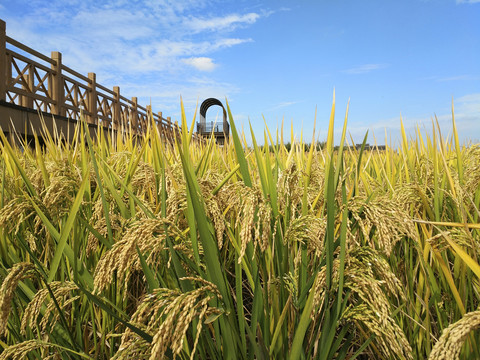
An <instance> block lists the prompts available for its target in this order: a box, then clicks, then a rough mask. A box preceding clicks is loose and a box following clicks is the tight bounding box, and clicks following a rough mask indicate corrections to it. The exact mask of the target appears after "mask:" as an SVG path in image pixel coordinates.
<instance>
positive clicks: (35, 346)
mask: <svg viewBox="0 0 480 360" xmlns="http://www.w3.org/2000/svg"><path fill="white" fill-rule="evenodd" d="M35 350H41V353H42V355H41V356H42V359H43V360H49V359H60V356H59V354H60V351H59V350H58V349H56V347H55V346H54V345H53V344H49V343H46V342H44V341H40V340H36V339H33V340H26V341H23V342H20V343H18V344H15V345H12V346H9V347H7V348H6V349H5V350H3V352H2V353H1V354H0V360H24V359H28V356H29V355H30V354H31V353H32V351H35ZM52 352H53V353H52Z"/></svg>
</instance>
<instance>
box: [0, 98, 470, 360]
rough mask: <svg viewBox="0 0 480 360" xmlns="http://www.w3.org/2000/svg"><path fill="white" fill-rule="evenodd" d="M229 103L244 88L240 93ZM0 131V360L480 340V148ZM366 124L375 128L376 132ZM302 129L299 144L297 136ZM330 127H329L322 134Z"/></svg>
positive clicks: (422, 137) (344, 352)
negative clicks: (32, 135)
mask: <svg viewBox="0 0 480 360" xmlns="http://www.w3.org/2000/svg"><path fill="white" fill-rule="evenodd" d="M227 108H228V105H227ZM228 114H229V122H230V125H231V130H232V136H231V138H230V143H228V144H226V145H225V146H223V147H220V146H218V145H216V143H215V140H214V139H213V138H211V139H207V140H206V141H204V142H199V141H196V140H195V139H194V138H193V137H192V133H193V124H194V121H193V123H192V125H191V126H190V127H189V126H188V124H187V120H186V118H185V115H184V111H183V105H182V134H181V137H180V138H178V139H173V140H172V141H171V142H165V141H163V139H162V137H161V136H160V134H159V133H158V131H157V129H156V127H155V126H153V125H152V126H151V127H150V129H148V131H147V133H146V134H144V135H143V136H142V137H140V138H134V137H133V136H131V135H129V134H122V133H118V134H114V135H113V136H110V137H109V136H104V134H103V132H102V131H100V132H99V134H98V137H97V139H95V140H93V139H91V138H90V135H89V132H86V131H85V125H84V124H80V125H79V126H78V127H77V128H76V130H75V140H74V141H73V142H71V143H66V142H64V141H62V138H61V136H54V137H52V136H50V135H49V134H46V133H45V134H43V141H44V145H43V146H42V145H41V144H40V140H39V138H36V146H35V147H33V148H30V147H28V146H27V145H26V144H25V146H24V150H23V152H22V151H20V150H19V149H17V148H15V147H13V146H11V145H10V143H9V141H8V139H6V137H5V135H4V134H3V133H1V132H0V137H1V144H0V153H1V157H0V184H1V186H0V192H1V195H0V227H1V229H2V231H1V233H0V282H1V286H0V347H1V348H2V350H1V353H0V359H24V358H28V359H49V358H50V359H161V358H169V359H170V358H179V359H267V358H275V359H325V360H326V359H355V358H359V359H367V358H371V359H425V358H431V359H447V358H448V359H452V358H476V357H480V349H479V348H478V345H477V344H478V343H479V335H478V334H477V333H475V330H476V329H477V328H478V327H479V326H480V321H479V315H478V306H479V296H480V294H479V290H480V285H479V284H480V283H479V277H480V265H479V261H478V258H477V253H478V251H479V250H480V247H479V244H480V236H479V231H480V225H479V224H478V219H479V215H480V212H479V208H480V167H479V164H480V147H478V145H470V146H466V145H460V144H459V141H458V136H457V133H456V128H455V119H454V114H453V108H452V123H453V129H454V132H453V135H452V136H451V137H448V138H444V137H443V136H442V133H441V131H440V128H439V126H438V123H437V122H435V121H433V122H432V132H431V135H428V134H422V133H421V132H420V131H417V132H416V134H415V136H414V137H411V138H408V137H407V135H406V133H405V131H404V130H403V124H402V131H403V141H402V144H401V146H400V147H399V148H398V149H396V148H394V147H391V146H388V145H387V146H386V150H384V151H383V150H382V151H380V150H378V149H373V150H366V149H365V141H364V143H363V146H362V147H361V149H356V148H355V147H351V146H349V143H348V141H347V136H346V134H347V118H348V107H347V113H346V114H345V119H344V123H343V132H342V136H341V141H340V144H339V146H334V141H333V139H334V134H333V129H334V122H335V120H334V118H335V101H333V104H332V109H331V116H330V123H329V130H328V136H327V141H326V143H325V146H322V147H317V146H308V144H306V143H305V142H304V141H303V137H301V138H300V141H298V140H297V139H296V138H295V137H294V135H293V133H292V134H291V136H290V139H287V138H284V133H283V130H284V129H283V126H282V128H281V129H279V130H277V132H276V133H273V134H272V132H271V131H270V129H268V128H265V131H264V134H263V143H264V146H259V145H258V142H257V139H256V137H255V134H254V133H253V131H251V136H252V145H251V146H249V145H248V144H247V142H246V141H245V134H243V133H239V132H238V130H237V128H236V126H235V122H234V119H233V117H232V115H231V112H230V109H229V108H228ZM365 140H366V137H365ZM287 141H288V142H289V146H288V148H287V146H286V145H284V144H285V143H286V142H287ZM314 141H315V131H314V135H313V139H312V143H311V144H314Z"/></svg>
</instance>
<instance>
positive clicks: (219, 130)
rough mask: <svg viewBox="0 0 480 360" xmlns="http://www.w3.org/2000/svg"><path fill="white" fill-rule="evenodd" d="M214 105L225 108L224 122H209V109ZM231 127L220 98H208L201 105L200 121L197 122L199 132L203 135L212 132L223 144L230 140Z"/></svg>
mask: <svg viewBox="0 0 480 360" xmlns="http://www.w3.org/2000/svg"><path fill="white" fill-rule="evenodd" d="M214 105H218V106H220V107H221V108H222V110H223V123H214V122H213V121H210V122H208V123H207V121H206V115H207V110H208V109H209V108H210V107H211V106H214ZM229 130H230V127H229V125H228V121H227V112H226V111H225V108H224V107H223V104H222V102H221V101H220V100H218V99H215V98H208V99H206V100H204V101H203V102H202V105H200V122H198V123H197V133H198V134H199V135H202V136H210V135H211V134H212V133H213V135H214V136H215V139H216V141H217V143H218V144H220V145H223V144H224V143H225V141H228V135H229Z"/></svg>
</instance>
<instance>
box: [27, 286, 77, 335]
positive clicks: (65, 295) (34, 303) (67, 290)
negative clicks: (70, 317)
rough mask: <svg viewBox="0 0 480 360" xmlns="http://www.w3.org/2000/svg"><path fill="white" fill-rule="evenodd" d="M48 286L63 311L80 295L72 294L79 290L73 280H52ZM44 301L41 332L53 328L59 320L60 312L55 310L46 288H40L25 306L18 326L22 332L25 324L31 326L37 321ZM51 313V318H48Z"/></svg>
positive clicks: (67, 309)
mask: <svg viewBox="0 0 480 360" xmlns="http://www.w3.org/2000/svg"><path fill="white" fill-rule="evenodd" d="M50 288H51V290H52V292H53V295H54V296H55V299H56V300H57V302H58V304H59V306H60V309H61V310H62V311H63V312H65V313H68V311H69V309H70V308H71V305H72V303H73V302H74V301H75V300H77V299H79V298H80V296H78V295H73V294H72V293H74V292H75V291H77V290H79V289H78V286H77V285H76V284H75V283H73V282H70V281H65V282H60V281H53V282H52V283H50ZM45 301H46V302H47V307H46V310H45V312H44V314H43V318H42V321H41V322H40V327H41V334H42V335H44V334H46V333H47V328H53V326H54V325H55V323H56V322H57V321H58V320H59V317H60V314H59V313H58V311H57V308H56V306H55V303H54V302H53V299H52V298H51V297H50V296H49V291H48V289H47V288H43V289H40V290H39V291H38V292H37V293H36V294H35V296H34V297H33V299H32V300H31V301H30V303H29V304H28V305H27V307H26V308H25V311H24V313H23V318H22V325H21V328H20V331H21V333H22V334H24V335H25V334H26V329H27V326H29V327H31V328H33V326H34V325H35V324H36V323H37V319H38V317H39V316H40V310H41V308H42V305H43V304H44V303H45ZM51 314H52V315H53V316H52V319H50V315H51Z"/></svg>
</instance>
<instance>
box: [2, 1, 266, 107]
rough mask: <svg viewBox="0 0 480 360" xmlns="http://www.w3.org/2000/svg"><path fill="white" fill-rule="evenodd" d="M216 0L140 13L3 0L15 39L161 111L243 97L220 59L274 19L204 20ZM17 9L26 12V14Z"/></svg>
mask: <svg viewBox="0 0 480 360" xmlns="http://www.w3.org/2000/svg"><path fill="white" fill-rule="evenodd" d="M215 1H216V0H176V1H171V0H157V1H148V0H138V1H136V2H135V4H136V5H135V6H134V7H132V6H131V2H130V1H128V0H106V1H102V3H101V5H99V3H98V2H97V1H94V0H50V1H48V2H47V1H35V2H33V3H30V2H29V1H28V0H18V1H16V3H15V4H13V3H11V5H10V3H9V4H8V5H4V4H3V2H2V4H0V8H2V7H3V8H5V11H3V9H2V19H4V20H6V21H7V34H8V35H9V36H11V37H13V38H15V39H16V40H18V41H20V42H22V43H24V44H26V45H28V46H30V47H32V48H34V49H35V50H37V51H39V52H41V53H43V54H47V55H48V54H50V52H51V51H60V52H62V54H63V63H64V64H65V65H67V66H68V67H70V68H72V69H74V70H76V71H78V72H80V73H82V74H86V73H87V72H95V73H97V81H98V82H99V83H100V84H102V85H104V86H107V87H111V86H114V85H120V86H121V88H122V93H123V94H125V95H126V96H137V97H139V100H140V98H141V97H142V94H144V95H145V96H149V97H151V99H152V105H153V106H154V108H156V107H160V110H162V111H167V109H169V108H171V106H170V105H169V101H173V103H174V104H175V105H177V106H178V99H179V96H180V94H183V96H184V102H185V104H191V105H192V106H194V105H195V104H194V103H195V102H196V100H197V98H196V97H197V96H200V97H201V96H208V97H210V96H218V97H220V98H223V97H225V96H229V97H230V96H231V95H232V94H233V93H235V91H236V88H235V87H234V86H232V85H231V84H228V83H225V82H218V81H216V79H215V70H216V69H217V68H218V67H219V66H220V65H221V63H219V62H218V60H217V59H216V54H217V53H218V52H221V51H222V50H224V49H227V48H232V47H236V46H241V45H242V44H247V43H249V42H252V41H253V39H251V38H242V37H235V36H227V35H226V33H227V32H229V33H230V34H231V35H233V34H235V33H234V31H235V29H237V28H244V27H247V26H252V25H254V24H255V23H256V22H258V21H259V20H260V19H261V18H265V17H267V16H270V15H271V14H270V13H267V12H265V11H263V10H260V9H259V10H258V11H256V10H255V11H254V12H252V10H250V11H248V12H246V13H240V12H235V13H226V14H222V16H217V15H215V14H212V15H210V16H204V15H203V14H204V13H205V11H204V10H205V9H210V8H211V6H210V5H211V4H212V3H213V2H215ZM14 7H15V8H16V9H18V8H19V7H24V8H25V11H23V12H22V14H21V15H20V13H19V11H18V10H13V8H14ZM9 9H12V10H11V11H7V10H9ZM200 74H202V76H204V77H200V78H199V77H198V76H199V75H200ZM207 75H208V76H207ZM140 79H141V81H139V80H140ZM192 79H196V80H192ZM135 83H141V84H142V85H141V86H135V85H134V84H135ZM159 88H160V89H162V91H158V90H157V89H159ZM134 90H136V91H139V93H137V92H134ZM130 91H132V92H131V93H130ZM187 94H190V95H187Z"/></svg>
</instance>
